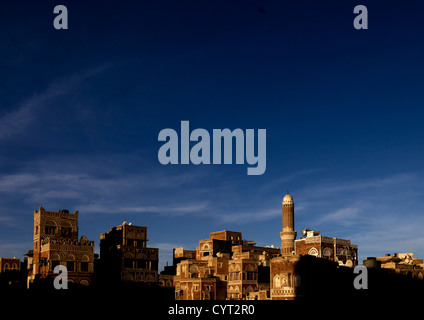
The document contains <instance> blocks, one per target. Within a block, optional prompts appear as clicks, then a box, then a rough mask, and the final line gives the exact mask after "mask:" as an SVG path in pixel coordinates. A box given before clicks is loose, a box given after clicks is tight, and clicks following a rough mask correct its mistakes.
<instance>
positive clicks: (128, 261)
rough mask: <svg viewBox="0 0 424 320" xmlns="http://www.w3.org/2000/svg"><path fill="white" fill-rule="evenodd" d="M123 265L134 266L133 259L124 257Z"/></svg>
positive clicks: (126, 266)
mask: <svg viewBox="0 0 424 320" xmlns="http://www.w3.org/2000/svg"><path fill="white" fill-rule="evenodd" d="M124 267H125V268H133V267H134V259H129V258H124Z"/></svg>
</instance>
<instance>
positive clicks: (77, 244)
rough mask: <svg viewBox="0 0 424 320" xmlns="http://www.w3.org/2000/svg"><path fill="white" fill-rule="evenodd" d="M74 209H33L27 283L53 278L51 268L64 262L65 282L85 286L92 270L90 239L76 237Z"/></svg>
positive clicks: (91, 276) (90, 279) (76, 219)
mask: <svg viewBox="0 0 424 320" xmlns="http://www.w3.org/2000/svg"><path fill="white" fill-rule="evenodd" d="M78 214H79V212H78V211H75V212H74V213H69V211H68V210H58V211H57V212H52V211H46V210H45V209H44V208H43V207H41V206H40V208H39V210H38V211H37V210H34V237H33V244H34V245H33V250H32V251H29V253H30V254H29V256H28V278H27V285H28V286H30V285H31V284H32V283H33V282H34V280H36V279H53V278H54V277H55V276H57V274H56V273H54V268H55V267H56V266H57V265H59V264H60V265H64V266H66V267H67V270H68V282H69V283H74V284H79V285H83V286H88V285H90V284H92V281H93V273H94V241H91V240H88V239H87V238H86V237H84V236H81V237H80V238H78Z"/></svg>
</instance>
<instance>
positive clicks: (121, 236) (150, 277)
mask: <svg viewBox="0 0 424 320" xmlns="http://www.w3.org/2000/svg"><path fill="white" fill-rule="evenodd" d="M146 243H147V227H141V226H133V225H131V224H128V223H127V222H126V221H125V222H124V223H122V225H120V226H117V227H113V228H111V229H110V231H109V232H106V233H102V234H101V235H100V260H101V268H102V274H103V275H105V276H106V277H107V279H108V281H112V282H113V281H115V282H116V281H130V282H144V283H157V282H158V261H159V249H157V248H148V247H147V245H146Z"/></svg>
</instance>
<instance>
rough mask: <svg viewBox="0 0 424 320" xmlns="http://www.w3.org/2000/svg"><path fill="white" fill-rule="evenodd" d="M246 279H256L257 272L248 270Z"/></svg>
mask: <svg viewBox="0 0 424 320" xmlns="http://www.w3.org/2000/svg"><path fill="white" fill-rule="evenodd" d="M246 280H255V272H253V271H248V272H247V279H246Z"/></svg>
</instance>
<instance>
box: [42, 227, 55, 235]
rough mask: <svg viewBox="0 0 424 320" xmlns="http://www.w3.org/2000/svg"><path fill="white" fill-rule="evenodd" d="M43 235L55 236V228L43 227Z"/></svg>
mask: <svg viewBox="0 0 424 320" xmlns="http://www.w3.org/2000/svg"><path fill="white" fill-rule="evenodd" d="M44 233H45V234H55V233H56V227H53V226H45V227H44Z"/></svg>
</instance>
